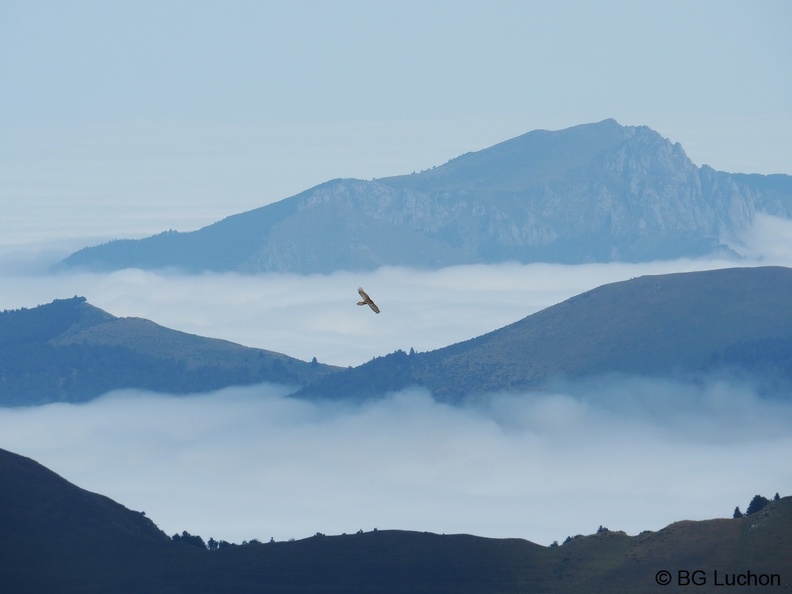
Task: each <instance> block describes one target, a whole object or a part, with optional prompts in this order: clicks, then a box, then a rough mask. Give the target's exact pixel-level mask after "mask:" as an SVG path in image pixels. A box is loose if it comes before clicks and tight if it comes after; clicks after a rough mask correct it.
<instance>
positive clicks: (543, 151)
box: [59, 120, 792, 273]
mask: <svg viewBox="0 0 792 594" xmlns="http://www.w3.org/2000/svg"><path fill="white" fill-rule="evenodd" d="M757 213H766V214H769V215H774V216H779V217H786V218H790V217H792V176H789V175H745V174H732V173H724V172H719V171H715V170H714V169H712V168H711V167H708V166H706V165H704V166H702V167H697V166H696V165H694V164H693V163H692V162H691V161H690V159H689V158H688V157H687V156H686V155H685V152H684V150H683V149H682V147H681V146H680V145H679V144H673V143H671V142H670V141H669V140H667V139H666V138H663V137H662V136H660V134H658V133H657V132H655V131H653V130H651V129H649V128H647V127H645V126H637V127H634V126H621V125H620V124H618V123H617V122H615V121H614V120H605V121H602V122H599V123H596V124H585V125H580V126H576V127H573V128H569V129H566V130H560V131H554V132H551V131H546V130H536V131H533V132H529V133H527V134H524V135H522V136H519V137H517V138H513V139H511V140H507V141H505V142H502V143H500V144H497V145H495V146H493V147H490V148H487V149H484V150H481V151H478V152H473V153H467V154H464V155H462V156H460V157H457V158H455V159H452V160H450V161H449V162H447V163H446V164H445V165H442V166H439V167H434V168H432V169H429V170H426V171H423V172H421V173H415V174H412V175H402V176H396V177H389V178H384V179H379V180H374V181H363V180H357V179H336V180H332V181H328V182H326V183H323V184H321V185H319V186H316V187H314V188H311V189H309V190H306V191H305V192H302V193H300V194H298V195H296V196H292V197H291V198H286V199H284V200H281V201H279V202H276V203H274V204H270V205H267V206H264V207H261V208H257V209H255V210H251V211H249V212H245V213H241V214H236V215H233V216H229V217H228V218H225V219H223V220H221V221H218V222H216V223H214V224H212V225H209V226H207V227H204V228H202V229H198V230H197V231H191V232H184V233H183V232H176V231H167V232H164V233H160V234H159V235H155V236H152V237H148V238H145V239H141V240H116V241H111V242H109V243H106V244H103V245H100V246H94V247H88V248H85V249H82V250H80V251H78V252H76V253H74V254H72V255H71V256H69V257H68V258H66V259H65V260H64V261H62V262H61V263H60V264H59V267H81V268H87V269H92V270H114V269H120V268H128V267H137V268H146V269H154V268H178V269H182V270H184V271H188V272H199V271H205V270H213V271H238V272H246V273H255V272H264V271H280V272H296V273H317V272H318V273H327V272H331V271H334V270H339V269H347V270H372V269H375V268H378V267H380V266H384V265H397V266H412V267H419V268H437V267H443V266H450V265H458V264H471V263H493V262H501V261H507V260H512V261H518V262H563V263H581V262H611V261H630V262H638V261H648V260H656V259H667V258H676V257H682V256H688V257H695V256H701V255H705V254H709V253H711V252H713V251H718V250H720V251H723V250H726V247H725V245H726V244H728V243H730V242H733V241H734V240H735V238H738V237H739V236H740V234H741V233H742V232H743V231H744V230H745V229H747V228H748V227H749V226H750V224H751V222H752V221H753V220H754V217H755V215H756V214H757Z"/></svg>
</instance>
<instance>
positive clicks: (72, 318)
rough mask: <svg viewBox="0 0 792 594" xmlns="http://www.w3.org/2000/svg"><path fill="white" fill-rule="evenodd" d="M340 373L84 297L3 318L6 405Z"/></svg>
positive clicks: (0, 398)
mask: <svg viewBox="0 0 792 594" xmlns="http://www.w3.org/2000/svg"><path fill="white" fill-rule="evenodd" d="M338 370H339V368H336V367H332V366H328V365H323V364H319V363H316V362H310V363H308V362H305V361H300V360H298V359H295V358H293V357H289V356H286V355H282V354H280V353H275V352H272V351H266V350H262V349H254V348H247V347H244V346H241V345H238V344H234V343H232V342H228V341H225V340H218V339H213V338H204V337H201V336H196V335H193V334H187V333H185V332H179V331H177V330H171V329H169V328H164V327H162V326H159V325H157V324H155V323H154V322H151V321H149V320H145V319H142V318H117V317H115V316H113V315H111V314H109V313H107V312H105V311H103V310H101V309H99V308H97V307H94V306H93V305H90V304H89V303H87V301H86V299H85V298H84V297H77V296H75V297H72V298H70V299H56V300H55V301H53V302H52V303H49V304H47V305H41V306H38V307H35V308H32V309H19V310H10V311H3V312H0V406H20V405H35V404H45V403H47V402H81V401H86V400H90V399H92V398H95V397H97V396H100V395H101V394H103V393H105V392H108V391H110V390H118V389H123V388H138V389H144V390H153V391H157V392H169V393H176V394H186V393H191V392H206V391H209V390H216V389H219V388H224V387H227V386H233V385H247V384H254V383H261V382H274V383H280V384H290V385H293V386H301V385H307V384H308V383H311V382H313V381H316V380H317V379H318V378H319V377H321V376H322V375H324V374H327V373H334V372H336V371H338Z"/></svg>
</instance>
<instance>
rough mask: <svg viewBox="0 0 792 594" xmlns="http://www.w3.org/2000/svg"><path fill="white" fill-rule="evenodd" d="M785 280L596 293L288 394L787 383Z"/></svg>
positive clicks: (780, 271) (729, 276) (734, 274)
mask: <svg viewBox="0 0 792 594" xmlns="http://www.w3.org/2000/svg"><path fill="white" fill-rule="evenodd" d="M790 295H792V269H789V268H781V267H760V268H731V269H723V270H712V271H706V272H692V273H683V274H666V275H660V276H644V277H640V278H634V279H631V280H629V281H624V282H618V283H613V284H609V285H605V286H602V287H599V288H596V289H593V290H591V291H588V292H586V293H583V294H581V295H577V296H575V297H572V298H571V299H568V300H567V301H564V302H563V303H559V304H558V305H554V306H552V307H549V308H547V309H545V310H542V311H540V312H537V313H536V314H533V315H531V316H528V317H527V318H524V319H522V320H520V321H518V322H515V323H514V324H510V325H509V326H506V327H504V328H501V329H499V330H495V331H493V332H490V333H488V334H485V335H483V336H479V337H477V338H473V339H471V340H467V341H465V342H461V343H458V344H454V345H451V346H448V347H445V348H442V349H438V350H435V351H431V352H427V353H418V354H415V355H407V354H405V353H403V352H397V353H394V354H391V355H388V356H386V357H380V358H377V359H375V360H373V361H371V362H369V363H367V364H365V365H362V366H360V367H357V368H354V369H351V370H347V371H344V372H341V373H340V374H337V375H335V376H332V377H328V378H326V379H324V380H322V381H320V382H318V383H316V384H314V385H312V386H309V387H308V388H306V389H304V390H302V391H301V392H299V393H298V395H301V396H310V397H335V398H345V397H352V398H366V397H370V396H375V395H377V394H382V393H384V392H386V391H389V390H398V389H401V388H404V387H406V386H409V385H420V386H424V387H426V388H429V389H430V390H431V391H432V393H433V394H434V395H435V397H437V398H439V399H443V400H449V401H455V400H458V399H460V398H464V397H468V396H476V395H479V394H483V393H487V392H495V391H504V390H525V389H530V388H535V387H537V386H540V385H542V384H545V383H547V382H549V381H551V380H554V379H559V378H567V379H570V378H571V379H575V378H584V377H591V376H595V375H598V374H604V373H624V374H637V375H646V376H664V377H668V376H673V375H688V376H689V375H695V374H698V373H702V372H709V373H736V374H741V375H745V376H748V377H751V378H753V379H755V380H757V381H760V382H763V383H765V384H766V385H767V386H772V385H775V384H776V383H777V382H782V383H783V382H787V383H789V382H792V299H790V298H789V296H790Z"/></svg>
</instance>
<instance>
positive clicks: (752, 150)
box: [0, 0, 792, 247]
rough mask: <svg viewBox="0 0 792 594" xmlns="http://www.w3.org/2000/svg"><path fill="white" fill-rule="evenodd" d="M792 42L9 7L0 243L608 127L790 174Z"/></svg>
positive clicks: (451, 20) (298, 6)
mask: <svg viewBox="0 0 792 594" xmlns="http://www.w3.org/2000/svg"><path fill="white" fill-rule="evenodd" d="M790 22H792V5H790V4H789V3H788V2H786V1H784V0H775V1H772V0H764V1H763V0H758V1H756V2H737V1H729V0H725V1H724V0H699V1H696V2H687V1H681V0H680V1H677V0H669V1H666V2H632V1H627V0H611V1H608V2H596V1H595V2H589V1H582V0H581V1H569V0H567V1H560V2H526V1H523V0H514V1H511V0H496V1H495V2H483V1H470V0H448V1H444V0H430V1H421V2H417V1H411V0H404V1H399V2H366V1H363V0H338V1H335V2H320V1H296V2H291V1H290V2H285V1H284V2H280V1H262V2H254V1H242V0H236V1H233V2H222V3H221V2H216V1H214V2H213V1H202V0H196V1H192V0H189V1H188V0H170V1H168V2H158V1H153V0H142V1H140V2H134V3H132V2H111V3H108V2H102V1H100V0H75V1H74V2H69V3H62V2H57V1H55V0H35V1H33V2H29V1H23V0H3V1H2V2H0V106H2V109H0V195H2V197H3V210H4V216H3V218H2V220H0V244H5V245H7V244H18V243H23V244H24V243H28V242H37V241H40V240H45V239H47V240H52V239H53V238H57V239H59V240H61V241H63V242H67V245H68V247H73V246H74V245H81V243H80V242H84V241H85V240H86V238H92V239H94V240H99V239H107V238H113V237H119V236H121V237H139V236H142V235H146V234H151V233H155V232H159V231H161V230H165V229H171V228H172V229H177V230H180V231H187V230H191V229H195V228H198V227H200V226H203V225H205V224H208V223H211V222H213V221H215V220H217V219H219V218H222V217H224V216H227V215H230V214H234V213H237V212H241V211H245V210H249V209H252V208H255V207H258V206H262V205H264V204H267V203H270V202H273V201H277V200H280V199H283V198H286V197H288V196H291V195H294V194H296V193H298V192H300V191H302V190H305V189H308V188H310V187H312V186H314V185H316V184H319V183H322V182H324V181H327V180H328V179H333V178H337V177H355V178H361V179H371V178H376V177H383V176H388V175H399V174H404V173H410V172H412V171H420V170H423V169H428V168H431V167H433V166H436V165H440V164H442V163H445V162H446V161H448V160H449V159H451V158H454V157H457V156H459V155H460V154H463V153H465V152H469V151H475V150H480V149H483V148H486V147H489V146H492V145H494V144H496V143H498V142H501V141H503V140H507V139H509V138H513V137H515V136H518V135H520V134H523V133H526V132H529V131H531V130H535V129H550V130H554V129H562V128H566V127H570V126H574V125H578V124H583V123H589V122H596V121H600V120H603V119H606V118H615V119H616V120H617V121H619V122H620V123H621V124H623V125H647V126H649V127H651V128H653V129H654V130H656V131H658V132H659V133H660V134H662V135H663V136H665V137H667V138H669V139H671V140H672V141H674V142H679V143H681V144H682V146H683V147H684V149H685V150H686V152H687V154H688V155H689V156H690V158H691V159H692V160H693V162H694V163H696V164H697V165H702V164H709V165H710V166H712V167H714V168H716V169H719V170H725V171H736V172H744V173H765V174H767V173H787V174H792V160H791V159H790V157H789V155H791V154H792V146H790V142H792V141H790V139H792V113H790V112H792V110H790V108H789V106H790V105H792V66H790V61H789V59H788V58H789V56H790V55H792V40H791V39H790V37H789V35H788V30H789V24H790ZM77 203H79V204H80V205H81V206H80V207H79V208H76V207H75V204H77ZM44 213H47V216H42V215H43V214H44Z"/></svg>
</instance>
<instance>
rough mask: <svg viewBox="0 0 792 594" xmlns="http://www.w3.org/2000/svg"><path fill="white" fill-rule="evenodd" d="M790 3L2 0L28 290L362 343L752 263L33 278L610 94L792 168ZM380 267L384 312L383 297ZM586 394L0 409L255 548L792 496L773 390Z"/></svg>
mask: <svg viewBox="0 0 792 594" xmlns="http://www.w3.org/2000/svg"><path fill="white" fill-rule="evenodd" d="M790 24H792V4H790V3H789V2H786V1H785V0H782V1H781V0H780V1H752V2H729V1H723V0H712V1H709V0H700V1H696V2H690V1H664V2H633V1H608V2H588V1H580V2H545V3H538V2H527V1H497V0H495V1H488V2H483V1H482V2H465V1H462V0H455V1H431V0H423V1H421V2H412V1H407V0H400V1H399V2H364V1H360V2H351V1H337V2H318V1H317V2H299V1H290V2H264V1H261V2H256V1H249V2H242V1H238V2H222V3H221V2H201V1H199V0H173V1H167V2H162V1H157V2H154V1H147V0H142V1H137V2H125V3H122V2H104V1H98V0H97V1H95V2H91V1H81V0H74V1H71V2H57V1H54V0H53V1H48V0H18V1H17V0H0V200H1V203H2V209H3V214H2V217H0V287H2V290H1V291H0V309H2V308H18V307H32V306H35V305H37V304H40V303H48V302H49V301H51V300H52V299H54V298H63V297H70V296H72V295H75V294H77V295H85V296H86V297H87V298H88V299H89V301H90V302H91V303H92V304H94V305H96V306H99V307H102V308H104V309H106V310H107V311H109V312H110V313H112V314H114V315H118V316H142V317H147V318H150V319H152V320H154V321H155V322H158V323H160V324H163V325H166V326H170V327H173V328H177V329H181V330H185V331H188V332H194V333H198V334H203V335H206V336H213V337H220V338H227V339H230V340H234V341H237V342H240V343H242V344H246V345H249V346H257V347H262V348H268V349H272V350H277V351H280V352H284V353H286V354H289V355H293V356H297V357H300V358H303V359H309V358H310V357H312V356H316V357H317V358H318V359H319V360H320V361H323V362H329V363H336V364H340V365H353V364H357V363H361V362H364V361H366V360H368V359H370V358H371V357H374V356H378V355H383V354H386V353H388V352H391V351H393V350H395V349H397V348H401V349H405V350H407V349H409V348H410V347H414V348H416V349H417V350H427V349H432V348H437V347H440V346H445V345H447V344H449V343H451V342H456V341H459V340H464V339H467V338H471V337H473V336H475V335H478V334H481V333H483V332H486V331H489V330H493V329H495V328H498V327H500V326H503V325H505V324H507V323H509V322H513V321H516V320H518V319H520V318H522V317H525V316H526V315H529V314H530V313H533V312H534V311H537V310H538V309H540V308H543V307H546V306H548V305H552V304H554V303H557V302H558V301H561V300H563V299H565V298H567V297H569V296H571V295H574V294H577V293H580V292H582V291H585V290H588V289H590V288H593V287H595V286H598V285H600V284H603V283H605V282H612V281H616V280H622V279H627V278H630V277H632V276H638V275H640V274H646V273H665V272H672V271H683V270H697V269H705V268H711V267H718V266H726V265H733V264H734V263H733V262H723V261H719V262H718V261H706V260H701V261H693V262H691V261H677V262H661V263H653V264H649V265H637V266H636V265H620V264H614V265H590V266H577V267H565V266H546V265H531V266H517V265H508V264H504V265H499V266H491V267H482V266H466V267H455V268H451V269H446V270H441V271H436V272H416V271H410V270H405V269H398V268H384V269H381V270H378V271H375V272H371V273H366V274H363V275H357V274H351V273H347V272H339V273H336V274H333V275H324V276H323V275H313V276H308V277H300V276H295V275H258V276H252V277H244V276H240V275H233V274H229V275H199V276H195V277H182V276H168V275H163V274H155V273H149V272H141V271H134V270H127V271H120V272H116V273H112V274H108V275H84V274H66V275H58V276H52V277H50V276H46V275H42V274H33V273H35V272H40V271H41V269H42V263H46V262H47V261H49V260H51V259H52V258H54V257H55V256H56V255H57V254H58V253H60V252H63V251H64V250H68V249H76V248H79V247H82V246H83V245H86V244H88V243H92V242H95V241H97V240H100V239H101V240H104V239H108V238H113V237H136V236H141V235H145V234H151V233H155V232H159V231H162V230H165V229H168V228H174V229H178V230H190V229H194V228H197V227H199V226H202V225H205V224H208V223H210V222H213V221H215V220H217V219H218V218H221V217H223V216H226V215H229V214H233V213H237V212H241V211H243V210H247V209H251V208H255V207H257V206H261V205H263V204H266V203H269V202H272V201H275V200H279V199H282V198H285V197H288V196H290V195H293V194H296V193H298V192H300V191H302V190H305V189H308V188H309V187H311V186H313V185H315V184H318V183H321V182H323V181H326V180H328V179H332V178H336V177H357V178H361V179H371V178H375V177H383V176H386V175H397V174H401V173H409V172H411V171H413V170H421V169H426V168H429V167H432V166H434V165H440V164H442V163H444V162H446V161H447V160H449V159H450V158H453V157H456V156H458V155H460V154H462V153H465V152H468V151H473V150H479V149H482V148H485V147H487V146H491V145H493V144H496V143H498V142H500V141H502V140H506V139H508V138H512V137H514V136H517V135H519V134H522V133H524V132H528V131H530V130H534V129H539V128H544V129H560V128H565V127H569V126H573V125H577V124H581V123H587V122H594V121H599V120H602V119H605V118H610V117H612V118H615V119H616V120H617V121H619V122H620V123H622V124H625V125H648V126H650V127H652V128H653V129H655V130H657V131H658V132H660V133H661V134H662V135H663V136H666V137H668V138H670V139H671V140H672V141H674V142H679V143H681V144H682V146H683V147H684V149H685V150H686V152H687V154H688V155H689V156H690V158H691V159H692V160H693V161H694V163H696V164H697V165H702V164H709V165H711V166H712V167H715V168H716V169H721V170H726V171H740V172H757V173H788V174H792V158H790V155H792V140H791V139H792V108H790V106H792V66H790V64H792V62H791V61H790V59H789V57H790V56H792V39H791V38H790V36H789V28H790ZM790 238H792V224H790V223H789V222H788V221H779V220H776V219H771V218H768V217H760V218H759V219H758V220H757V223H756V225H755V226H754V227H753V228H752V229H751V230H750V231H749V232H748V233H747V234H746V237H745V238H744V239H745V242H746V243H745V245H744V246H742V247H743V248H744V250H743V251H744V253H745V254H746V255H748V256H751V258H752V259H751V260H749V261H747V262H745V263H747V264H757V263H777V264H784V265H790V264H792V253H790V250H792V239H790ZM358 285H362V286H364V287H365V288H366V289H367V290H369V292H370V293H371V295H372V297H374V298H375V299H376V300H377V302H378V303H379V305H380V306H381V307H382V310H383V313H382V314H381V315H380V316H374V315H373V314H371V312H369V311H367V310H362V309H359V308H357V307H356V306H355V305H354V302H355V301H356V300H357V295H356V293H355V289H356V288H357V286H358ZM582 392H583V393H586V394H587V395H588V397H586V398H579V397H573V396H570V395H569V394H532V395H518V396H519V397H514V396H510V395H500V396H498V397H496V398H494V399H493V401H492V402H491V403H490V405H489V406H487V407H481V408H479V409H476V410H472V409H454V408H450V407H447V406H443V405H439V404H436V403H434V402H433V401H432V400H431V399H430V398H429V397H428V395H427V394H424V393H414V392H405V393H401V394H397V395H392V396H390V397H388V398H386V399H384V400H382V401H380V402H377V403H373V404H370V405H366V406H364V407H360V408H354V407H352V408H348V407H331V406H319V405H314V404H308V403H303V402H296V401H292V400H284V399H283V398H282V394H283V393H284V390H283V389H282V388H277V387H266V386H264V387H258V388H250V389H245V390H228V391H223V392H220V393H217V394H211V395H206V396H202V397H200V398H186V399H184V398H183V399H174V398H169V397H167V396H153V395H141V394H134V393H127V394H121V395H111V396H110V397H107V398H104V399H101V400H99V401H97V402H94V403H91V404H86V405H80V406H70V405H52V406H47V407H39V408H32V409H23V410H0V447H3V448H6V449H10V450H12V451H16V452H19V453H22V454H25V455H29V456H33V457H34V458H36V459H37V460H39V461H41V462H42V463H44V464H47V465H50V466H51V467H52V468H53V469H54V470H56V471H57V472H59V473H61V474H62V475H63V476H65V477H66V478H67V479H68V480H71V481H73V482H75V483H77V484H78V485H80V486H83V487H85V488H89V489H92V490H95V491H98V492H101V493H103V494H106V495H109V496H111V497H113V498H114V499H116V500H118V501H119V502H121V503H123V504H125V505H127V506H129V507H131V508H133V509H138V510H144V511H146V512H147V513H148V515H149V516H150V517H152V519H154V521H155V522H157V523H158V524H159V525H160V526H161V527H163V528H164V529H166V530H167V531H168V532H170V533H172V532H175V531H181V530H189V531H191V532H194V533H196V532H197V533H200V534H202V535H203V536H204V537H205V538H208V537H209V536H214V537H215V538H226V539H229V540H235V541H237V542H238V541H240V540H242V539H243V538H253V537H257V538H261V539H267V538H269V537H270V536H274V537H276V538H278V539H281V538H289V537H296V538H299V537H303V536H308V535H311V534H313V533H314V532H316V531H323V532H327V533H338V532H353V531H356V530H358V529H365V530H370V529H372V528H374V527H378V528H380V529H383V528H412V529H417V530H433V531H437V532H456V531H463V532H472V533H476V534H482V535H490V536H520V537H524V538H528V539H531V540H534V541H537V542H540V543H543V544H548V543H549V542H551V541H552V540H555V539H558V540H563V538H564V537H566V536H567V535H568V534H576V533H579V532H584V533H587V532H593V531H594V530H596V528H597V526H598V525H600V524H604V525H606V526H608V527H610V528H612V529H624V530H627V531H629V532H631V533H635V532H637V531H639V530H643V529H658V528H660V527H662V526H663V525H665V524H666V523H668V522H671V521H674V520H678V519H682V518H709V517H715V516H721V517H723V516H726V515H729V514H730V512H731V510H732V509H733V508H734V506H735V505H741V506H743V509H744V507H745V505H747V503H748V501H749V500H750V498H751V497H752V496H753V495H754V494H756V493H762V494H764V495H766V496H772V495H773V494H774V493H775V491H780V492H781V494H782V495H785V494H789V493H790V492H792V475H790V473H789V471H785V470H784V469H783V467H782V465H779V464H778V460H783V459H789V457H790V455H791V454H792V441H790V437H789V431H788V427H789V421H790V420H792V412H791V411H790V409H789V407H788V406H782V405H779V404H778V403H773V402H766V401H759V400H757V399H756V396H755V395H754V394H753V391H752V389H751V387H750V386H741V385H723V384H717V383H710V384H703V385H699V386H685V385H677V384H673V383H669V382H665V383H663V382H660V383H657V382H648V381H646V380H641V379H638V378H624V380H623V381H620V382H618V383H614V384H611V385H607V386H592V387H591V388H590V389H588V390H583V391H582ZM625 395H627V396H625ZM628 396H629V397H628ZM680 399H681V400H680ZM690 402H695V403H697V404H696V405H695V406H692V408H691V406H686V404H687V405H689V403H690ZM630 403H631V404H630ZM669 403H670V404H669ZM628 404H629V405H628ZM111 469H112V470H111ZM735 469H739V472H736V471H735Z"/></svg>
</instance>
